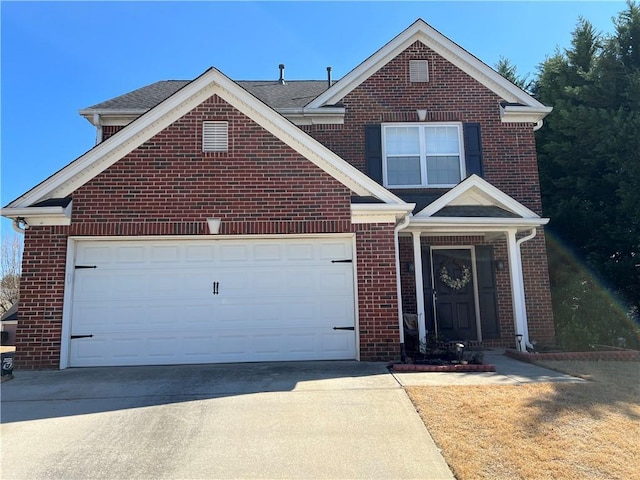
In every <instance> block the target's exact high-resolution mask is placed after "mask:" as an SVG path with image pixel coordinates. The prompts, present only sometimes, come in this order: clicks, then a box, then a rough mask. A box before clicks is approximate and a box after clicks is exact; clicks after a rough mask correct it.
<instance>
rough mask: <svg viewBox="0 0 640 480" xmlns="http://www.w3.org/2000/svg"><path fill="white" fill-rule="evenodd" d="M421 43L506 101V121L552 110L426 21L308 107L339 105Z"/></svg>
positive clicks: (537, 117)
mask: <svg viewBox="0 0 640 480" xmlns="http://www.w3.org/2000/svg"><path fill="white" fill-rule="evenodd" d="M417 41H418V42H422V43H423V44H424V45H426V46H427V47H429V48H430V49H431V50H433V51H434V52H436V53H437V54H439V55H440V56H442V57H443V58H445V59H446V60H448V61H449V62H451V63H452V64H454V65H455V66H457V67H458V68H460V69H461V70H462V71H464V72H466V73H467V74H469V75H470V76H472V77H473V78H475V79H476V80H477V81H478V82H480V83H481V84H483V85H484V86H485V87H487V88H488V89H489V90H491V91H493V92H494V93H495V94H496V95H498V96H500V97H501V98H503V99H504V100H505V101H506V102H507V104H505V105H504V106H503V107H502V110H501V113H502V114H503V116H504V117H506V119H503V121H521V122H523V121H527V122H537V121H539V120H542V118H544V116H546V115H547V114H548V113H549V112H550V111H551V110H552V109H551V108H550V107H546V106H545V105H543V104H542V103H540V102H539V101H537V100H536V99H535V98H533V97H532V96H531V95H529V94H528V93H526V92H525V91H524V90H522V89H520V88H518V87H517V86H515V85H514V84H513V83H511V82H510V81H509V80H507V79H506V78H504V77H503V76H502V75H500V74H499V73H498V72H496V71H495V70H494V69H492V68H491V67H489V66H488V65H487V64H485V63H484V62H482V61H481V60H479V59H478V58H476V57H475V56H473V55H472V54H470V53H469V52H467V51H466V50H465V49H463V48H462V47H460V46H459V45H458V44H456V43H454V42H452V41H451V40H449V39H448V38H447V37H445V36H444V35H442V34H441V33H440V32H438V31H437V30H436V29H434V28H433V27H431V26H430V25H428V24H427V23H426V22H425V21H424V20H422V19H418V20H416V21H415V22H414V23H413V24H412V25H411V26H409V28H407V29H406V30H405V31H403V32H402V33H400V34H399V35H398V36H396V37H395V38H394V39H392V40H391V41H390V42H389V43H387V44H386V45H385V46H383V47H382V48H381V49H380V50H378V51H377V52H376V53H374V54H373V55H371V56H370V57H369V58H367V59H366V60H365V61H364V62H362V63H361V64H360V65H358V66H357V67H356V68H354V69H353V70H352V71H351V72H349V73H348V74H347V75H346V76H344V77H343V78H342V79H341V80H340V81H338V82H336V83H335V84H334V85H333V86H332V87H331V88H329V89H328V90H326V91H325V92H324V93H322V94H320V95H319V96H318V97H316V98H315V99H314V100H313V101H311V102H310V103H309V104H307V108H320V107H323V106H326V105H334V104H336V103H338V102H339V101H340V100H342V99H343V98H344V97H345V96H346V95H347V94H349V93H350V92H351V91H352V90H354V89H355V88H356V87H358V85H360V84H361V83H362V82H364V81H365V80H366V79H367V78H369V77H370V76H371V75H373V74H374V73H376V72H377V71H378V70H380V69H381V68H382V67H384V66H385V65H386V64H387V63H388V62H390V61H391V60H392V59H394V58H395V57H396V56H397V55H398V54H400V53H401V52H402V51H404V50H405V49H406V48H407V47H409V46H410V45H412V44H413V43H415V42H417ZM510 104H512V105H510ZM511 107H518V108H517V109H516V110H517V114H515V115H511V110H512V108H511ZM524 112H526V113H527V115H526V116H525V115H524V114H523V113H524Z"/></svg>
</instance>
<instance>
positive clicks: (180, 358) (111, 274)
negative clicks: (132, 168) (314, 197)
mask: <svg viewBox="0 0 640 480" xmlns="http://www.w3.org/2000/svg"><path fill="white" fill-rule="evenodd" d="M351 259H352V242H351V240H350V239H349V238H297V239H286V240H285V239H273V240H251V241H248V240H243V241H238V240H135V241H132V240H128V241H107V240H105V241H78V242H77V247H76V258H75V270H74V289H73V306H72V312H71V338H70V339H69V342H70V346H69V355H70V358H69V364H70V366H103V365H104V366H106V365H158V364H180V363H217V362H250V361H275V360H328V359H335V360H337V359H353V358H355V357H356V340H355V331H354V330H353V328H354V327H355V314H354V290H353V264H352V263H351ZM334 327H337V328H334Z"/></svg>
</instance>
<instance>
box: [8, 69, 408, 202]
mask: <svg viewBox="0 0 640 480" xmlns="http://www.w3.org/2000/svg"><path fill="white" fill-rule="evenodd" d="M212 95H218V96H219V97H220V98H222V99H223V100H225V101H226V102H228V103H229V104H230V105H232V106H233V107H235V108H236V109H237V110H239V111H240V112H241V113H243V114H245V115H247V116H248V117H249V118H251V119H252V120H253V121H255V122H256V123H258V124H259V125H260V126H261V127H263V128H264V129H265V130H267V131H268V132H269V133H272V134H273V135H275V136H276V137H277V138H279V139H280V140H281V141H283V142H284V143H285V144H287V145H288V146H289V147H291V148H293V149H294V150H295V151H296V152H298V153H299V154H300V155H302V156H304V157H305V158H307V159H308V160H310V161H311V162H312V163H314V164H315V165H317V166H318V167H319V168H321V169H322V170H324V171H325V172H327V173H328V174H329V175H331V176H332V177H333V178H335V179H336V180H337V181H339V182H341V183H342V184H343V185H345V186H346V187H348V188H349V189H350V190H352V191H353V192H355V193H356V194H358V195H362V196H369V195H371V196H374V197H376V198H378V199H380V200H382V201H384V202H385V203H393V204H404V202H403V201H402V200H401V199H400V198H398V197H397V196H395V195H394V194H392V193H391V192H389V191H388V190H387V189H386V188H384V187H382V186H381V185H379V184H378V183H376V182H375V181H373V180H372V179H370V178H369V177H367V176H366V175H365V174H364V173H362V172H360V171H359V170H358V169H356V168H355V167H353V166H352V165H350V164H348V163H347V162H345V161H344V160H343V159H342V158H340V157H339V156H338V155H336V154H335V153H334V152H332V151H331V150H329V149H328V148H327V147H325V146H324V145H322V144H321V143H320V142H318V141H316V140H315V139H313V138H312V137H311V136H309V135H307V134H306V133H304V132H303V131H302V130H300V129H299V128H298V127H296V126H295V125H294V124H292V123H291V122H290V121H288V120H287V119H286V118H284V117H282V116H281V115H279V114H278V113H277V112H275V111H274V110H273V109H272V108H270V107H268V106H267V105H265V104H264V103H262V102H260V101H258V100H257V99H256V98H255V97H254V96H253V95H251V94H250V93H248V92H247V91H246V90H244V89H243V88H242V87H240V86H239V85H237V84H236V83H235V82H233V81H232V80H230V79H229V78H228V77H226V76H225V75H224V74H222V73H221V72H220V71H218V70H217V69H215V68H210V69H208V70H207V71H206V72H205V73H203V74H202V75H200V76H199V77H198V78H196V79H195V80H194V81H192V82H191V83H189V84H188V85H186V86H185V87H183V88H182V89H180V90H178V91H177V92H176V93H175V94H173V95H172V96H170V97H169V98H167V99H166V100H164V101H163V102H161V103H160V104H158V105H157V106H156V107H154V108H152V109H151V110H149V111H148V112H147V113H146V114H144V115H142V116H141V117H139V118H137V119H136V120H134V121H133V122H132V123H131V124H130V125H128V126H127V128H125V129H123V130H121V131H120V132H118V133H116V134H115V135H113V136H112V137H110V138H108V139H107V140H105V141H104V142H102V143H101V144H99V145H97V146H96V147H94V148H93V149H91V150H89V151H88V152H87V153H85V154H84V155H82V156H81V157H79V158H78V159H76V160H75V161H73V162H72V163H70V164H69V165H67V166H66V167H64V168H63V169H62V170H59V171H58V172H57V173H55V174H54V175H52V176H51V177H49V178H48V179H47V180H45V181H44V182H42V183H40V184H39V185H37V186H36V187H34V188H33V189H31V190H29V191H28V192H26V193H25V194H24V195H22V196H21V197H19V198H17V199H16V200H14V201H13V202H11V203H10V204H9V205H8V207H12V208H17V207H28V206H29V205H32V204H34V203H37V202H39V201H42V200H44V199H48V198H63V197H66V196H68V195H69V194H71V193H72V192H73V191H74V190H76V189H77V188H79V187H80V186H82V185H84V184H85V183H86V182H88V181H89V180H91V179H92V178H94V177H95V176H96V175H98V174H99V173H101V172H103V171H104V170H106V169H107V168H109V167H110V166H111V165H113V164H114V163H115V162H117V161H118V160H120V159H121V158H122V157H124V156H125V155H127V154H128V153H130V152H131V151H133V150H134V149H135V148H137V147H138V146H140V145H141V144H142V143H144V142H145V141H147V140H149V139H150V138H152V137H153V136H154V135H156V134H157V133H159V132H160V131H162V130H163V129H164V128H166V127H167V126H169V125H170V124H171V123H173V122H174V121H176V120H177V119H178V118H180V117H181V116H183V115H185V114H186V113H188V112H189V111H191V110H192V109H193V108H195V107H196V106H197V105H199V104H201V103H202V102H204V101H205V100H206V99H207V98H209V97H211V96H212Z"/></svg>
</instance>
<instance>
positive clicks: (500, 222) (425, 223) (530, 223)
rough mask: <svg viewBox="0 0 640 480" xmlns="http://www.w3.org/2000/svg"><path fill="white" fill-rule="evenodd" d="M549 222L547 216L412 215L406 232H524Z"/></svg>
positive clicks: (445, 233) (482, 233) (443, 234)
mask: <svg viewBox="0 0 640 480" xmlns="http://www.w3.org/2000/svg"><path fill="white" fill-rule="evenodd" d="M547 223H549V219H548V218H537V219H535V218H527V219H523V218H489V217H429V218H416V217H412V218H411V221H410V222H409V226H408V227H407V228H406V229H405V231H406V232H409V231H417V232H421V233H423V234H425V235H429V234H431V235H438V236H446V235H461V234H466V235H487V234H491V233H494V234H495V233H503V232H506V231H507V230H516V231H517V232H526V231H529V230H531V229H532V228H537V227H542V226H544V225H546V224H547Z"/></svg>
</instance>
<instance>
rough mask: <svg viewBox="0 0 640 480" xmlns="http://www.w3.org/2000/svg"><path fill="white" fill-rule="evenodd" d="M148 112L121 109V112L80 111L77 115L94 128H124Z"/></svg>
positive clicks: (144, 110)
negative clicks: (109, 126)
mask: <svg viewBox="0 0 640 480" xmlns="http://www.w3.org/2000/svg"><path fill="white" fill-rule="evenodd" d="M148 111H149V109H148V108H146V109H142V108H140V109H123V110H97V109H96V110H91V109H88V110H80V111H79V112H78V113H79V114H80V115H81V116H83V117H84V118H86V119H87V121H88V122H89V123H90V124H91V125H93V126H94V127H102V126H105V125H116V126H125V125H129V124H130V123H131V122H133V121H134V120H135V119H136V118H138V117H140V116H142V115H144V114H145V113H147V112H148Z"/></svg>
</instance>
